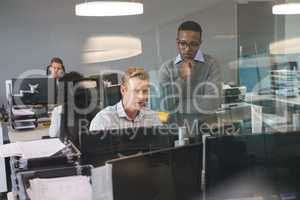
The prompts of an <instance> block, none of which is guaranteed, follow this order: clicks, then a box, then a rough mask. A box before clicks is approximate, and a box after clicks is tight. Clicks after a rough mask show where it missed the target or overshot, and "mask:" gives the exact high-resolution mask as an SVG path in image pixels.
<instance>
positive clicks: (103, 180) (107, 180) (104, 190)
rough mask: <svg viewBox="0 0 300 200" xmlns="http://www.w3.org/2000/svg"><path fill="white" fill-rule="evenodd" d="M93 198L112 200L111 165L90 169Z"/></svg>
mask: <svg viewBox="0 0 300 200" xmlns="http://www.w3.org/2000/svg"><path fill="white" fill-rule="evenodd" d="M92 185H93V200H113V185H112V165H111V164H106V165H104V166H101V167H97V168H93V169H92Z"/></svg>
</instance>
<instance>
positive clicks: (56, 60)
mask: <svg viewBox="0 0 300 200" xmlns="http://www.w3.org/2000/svg"><path fill="white" fill-rule="evenodd" d="M54 62H55V63H59V64H61V65H64V63H63V61H62V59H61V58H59V57H54V58H52V59H51V61H50V63H54Z"/></svg>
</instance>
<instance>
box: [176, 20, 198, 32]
mask: <svg viewBox="0 0 300 200" xmlns="http://www.w3.org/2000/svg"><path fill="white" fill-rule="evenodd" d="M179 31H195V32H199V33H200V34H202V28H201V26H200V24H198V23H197V22H195V21H185V22H183V23H182V24H180V26H179V27H178V29H177V32H179Z"/></svg>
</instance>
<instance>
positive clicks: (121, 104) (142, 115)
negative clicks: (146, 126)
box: [116, 100, 144, 121]
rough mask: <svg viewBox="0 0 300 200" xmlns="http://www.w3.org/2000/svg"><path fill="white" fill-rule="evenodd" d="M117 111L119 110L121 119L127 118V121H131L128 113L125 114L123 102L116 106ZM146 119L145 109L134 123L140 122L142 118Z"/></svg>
mask: <svg viewBox="0 0 300 200" xmlns="http://www.w3.org/2000/svg"><path fill="white" fill-rule="evenodd" d="M116 110H117V114H118V116H119V117H120V118H126V119H129V117H128V115H127V113H126V112H125V109H124V106H123V103H122V100H121V101H119V102H118V103H117V105H116ZM143 117H144V109H143V108H142V109H141V110H140V111H139V113H138V115H137V116H136V117H135V119H134V121H139V120H141V119H142V118H143Z"/></svg>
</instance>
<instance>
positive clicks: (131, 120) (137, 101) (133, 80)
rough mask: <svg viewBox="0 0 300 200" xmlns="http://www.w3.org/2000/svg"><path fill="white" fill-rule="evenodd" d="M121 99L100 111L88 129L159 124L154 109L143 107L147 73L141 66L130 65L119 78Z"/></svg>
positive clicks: (145, 97)
mask: <svg viewBox="0 0 300 200" xmlns="http://www.w3.org/2000/svg"><path fill="white" fill-rule="evenodd" d="M120 89H121V94H122V100H121V101H120V102H119V103H117V104H116V105H113V106H108V107H106V108H105V109H103V110H102V111H100V112H99V113H98V114H97V115H96V116H95V117H94V119H93V120H92V122H91V124H90V131H96V130H107V129H121V128H131V127H151V126H159V125H161V122H160V120H159V118H158V116H157V114H156V112H155V111H153V110H151V109H149V108H147V107H145V105H146V103H147V101H148V96H149V75H148V74H147V72H145V71H144V69H143V68H139V67H130V68H128V69H127V71H126V72H125V74H124V76H123V77H122V80H121V88H120Z"/></svg>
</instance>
